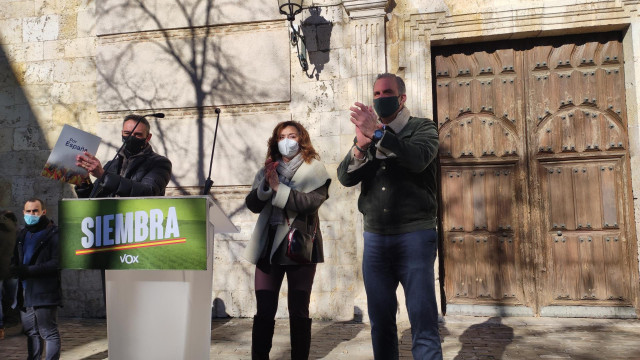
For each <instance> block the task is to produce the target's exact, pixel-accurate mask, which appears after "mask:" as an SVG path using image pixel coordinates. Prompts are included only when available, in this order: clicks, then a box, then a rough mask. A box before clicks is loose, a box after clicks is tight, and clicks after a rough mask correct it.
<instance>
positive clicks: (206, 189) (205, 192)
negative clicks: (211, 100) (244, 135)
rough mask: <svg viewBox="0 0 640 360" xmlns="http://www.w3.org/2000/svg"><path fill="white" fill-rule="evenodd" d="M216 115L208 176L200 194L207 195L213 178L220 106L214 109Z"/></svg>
mask: <svg viewBox="0 0 640 360" xmlns="http://www.w3.org/2000/svg"><path fill="white" fill-rule="evenodd" d="M215 112H216V114H218V116H217V117H216V130H215V132H214V133H213V147H212V148H211V160H210V161H209V177H207V180H206V181H205V182H204V189H203V191H202V195H209V191H211V186H212V185H213V180H211V167H212V165H213V152H214V151H216V137H218V123H219V122H220V108H216V110H215Z"/></svg>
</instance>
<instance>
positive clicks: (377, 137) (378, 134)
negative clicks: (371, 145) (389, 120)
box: [371, 125, 387, 142]
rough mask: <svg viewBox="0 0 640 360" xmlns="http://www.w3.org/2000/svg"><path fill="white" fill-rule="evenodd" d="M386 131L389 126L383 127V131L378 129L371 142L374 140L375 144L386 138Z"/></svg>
mask: <svg viewBox="0 0 640 360" xmlns="http://www.w3.org/2000/svg"><path fill="white" fill-rule="evenodd" d="M385 131H387V125H382V129H376V131H374V132H373V136H372V137H371V140H373V142H378V141H380V139H382V137H383V136H384V132H385Z"/></svg>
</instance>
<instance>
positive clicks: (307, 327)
mask: <svg viewBox="0 0 640 360" xmlns="http://www.w3.org/2000/svg"><path fill="white" fill-rule="evenodd" d="M289 321H290V334H291V360H307V359H309V348H310V347H311V319H309V318H302V317H291V318H289Z"/></svg>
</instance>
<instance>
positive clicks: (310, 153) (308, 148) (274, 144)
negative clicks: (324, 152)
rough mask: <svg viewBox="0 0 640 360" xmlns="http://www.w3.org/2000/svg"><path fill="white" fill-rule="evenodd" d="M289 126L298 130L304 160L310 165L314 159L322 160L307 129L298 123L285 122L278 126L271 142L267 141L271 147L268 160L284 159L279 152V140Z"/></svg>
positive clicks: (299, 144)
mask: <svg viewBox="0 0 640 360" xmlns="http://www.w3.org/2000/svg"><path fill="white" fill-rule="evenodd" d="M287 126H293V127H294V128H296V129H297V130H298V146H299V147H300V153H301V154H302V159H303V160H304V161H305V162H306V163H310V162H311V160H312V159H316V160H320V155H318V153H317V152H316V149H314V148H313V145H311V138H310V137H309V133H308V132H307V129H305V128H304V126H302V124H300V123H299V122H297V121H283V122H281V123H279V124H278V125H276V127H275V128H274V129H273V133H272V134H271V137H270V138H269V141H267V144H268V145H269V148H268V149H267V160H269V159H272V160H273V161H277V160H279V159H281V158H282V155H280V151H279V150H278V138H279V137H280V132H282V129H284V128H286V127H287Z"/></svg>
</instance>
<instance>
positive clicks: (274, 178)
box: [264, 159, 280, 191]
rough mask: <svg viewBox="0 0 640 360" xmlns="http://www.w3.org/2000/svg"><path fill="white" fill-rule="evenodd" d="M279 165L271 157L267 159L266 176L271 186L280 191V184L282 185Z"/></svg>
mask: <svg viewBox="0 0 640 360" xmlns="http://www.w3.org/2000/svg"><path fill="white" fill-rule="evenodd" d="M277 167H278V162H277V161H273V160H271V159H267V161H266V162H265V163H264V177H265V179H266V181H267V183H268V184H269V187H270V188H271V189H273V191H278V186H279V185H280V180H279V179H278V172H277V171H276V168H277Z"/></svg>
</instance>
